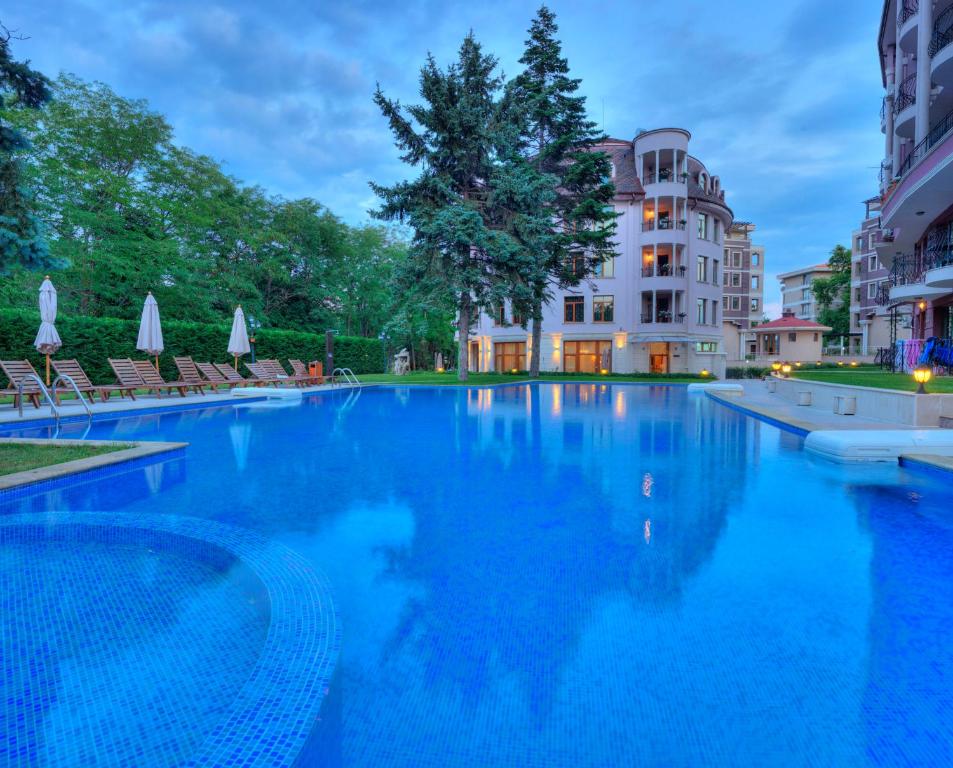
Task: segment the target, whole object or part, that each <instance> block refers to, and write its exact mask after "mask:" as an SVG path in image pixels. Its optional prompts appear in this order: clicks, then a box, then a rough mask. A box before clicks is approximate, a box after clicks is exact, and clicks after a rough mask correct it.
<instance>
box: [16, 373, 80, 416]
mask: <svg viewBox="0 0 953 768" xmlns="http://www.w3.org/2000/svg"><path fill="white" fill-rule="evenodd" d="M28 381H33V382H35V383H36V385H37V386H38V387H39V388H40V392H42V393H43V397H45V398H46V402H48V403H49V404H50V414H51V415H52V416H53V418H54V419H56V422H57V424H59V420H60V406H59V405H57V403H56V398H55V397H54V396H53V395H52V394H51V392H50V389H47V388H46V385H45V384H44V383H43V379H41V378H40V377H39V376H37V375H36V374H35V373H28V374H27V375H26V376H24V377H23V378H22V379H20V383H19V384H17V409H18V412H19V416H20V418H23V388H24V386H26V383H27V382H28ZM61 381H64V382H66V383H67V384H69V386H70V388H71V389H72V390H73V392H75V393H76V399H77V400H79V402H80V403H82V404H83V408H84V409H85V410H86V416H87V417H88V418H89V420H90V421H92V419H93V412H92V410H90V407H89V403H87V402H86V398H85V397H83V394H82V392H80V391H79V387H77V386H76V382H75V381H73V379H72V377H70V376H67V375H66V374H60V375H59V376H57V377H56V378H55V379H53V386H52V387H51V389H52V391H53V392H56V388H57V387H58V386H59V383H60V382H61Z"/></svg>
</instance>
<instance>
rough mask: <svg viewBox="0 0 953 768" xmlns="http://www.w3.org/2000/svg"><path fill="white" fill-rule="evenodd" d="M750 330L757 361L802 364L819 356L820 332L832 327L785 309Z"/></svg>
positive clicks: (821, 338)
mask: <svg viewBox="0 0 953 768" xmlns="http://www.w3.org/2000/svg"><path fill="white" fill-rule="evenodd" d="M753 330H754V333H755V337H756V338H757V340H758V341H757V344H758V347H757V348H758V359H759V360H766V361H774V360H784V361H787V362H790V363H803V362H814V361H816V360H820V359H821V348H822V346H823V343H824V341H823V335H824V334H825V333H830V332H831V331H832V330H833V329H832V328H831V327H830V326H829V325H822V324H821V323H815V322H814V321H813V320H805V319H804V318H801V317H797V316H795V314H794V312H792V311H791V310H785V312H784V313H783V314H782V315H781V317H779V318H778V319H777V320H771V321H770V322H767V323H761V325H759V326H757V327H756V328H754V329H753Z"/></svg>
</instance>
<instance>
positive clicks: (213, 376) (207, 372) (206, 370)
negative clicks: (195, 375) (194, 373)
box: [195, 363, 242, 389]
mask: <svg viewBox="0 0 953 768" xmlns="http://www.w3.org/2000/svg"><path fill="white" fill-rule="evenodd" d="M195 367H196V368H198V370H199V373H201V374H202V375H203V376H204V377H205V380H206V381H207V382H208V383H209V384H210V385H211V386H213V387H219V386H222V385H225V386H227V387H228V388H229V389H231V388H232V387H237V386H238V385H239V384H241V383H242V381H229V380H228V379H226V378H225V377H224V376H222V372H221V371H220V370H219V369H218V368H216V367H215V366H214V365H212V364H211V363H196V364H195ZM235 375H236V376H237V375H238V374H237V373H236V374H235ZM239 379H241V376H239Z"/></svg>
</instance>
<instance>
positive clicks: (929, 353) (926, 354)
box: [917, 336, 938, 365]
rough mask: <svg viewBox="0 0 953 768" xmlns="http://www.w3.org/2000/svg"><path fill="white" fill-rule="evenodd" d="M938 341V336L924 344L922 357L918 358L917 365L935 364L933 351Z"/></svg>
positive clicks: (932, 337) (921, 352)
mask: <svg viewBox="0 0 953 768" xmlns="http://www.w3.org/2000/svg"><path fill="white" fill-rule="evenodd" d="M937 341H938V339H937V337H936V336H931V337H930V338H929V339H927V340H926V342H924V344H923V349H922V350H921V351H920V357H918V358H917V365H928V364H930V363H932V362H933V350H934V349H935V348H936V343H937Z"/></svg>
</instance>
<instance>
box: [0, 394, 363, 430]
mask: <svg viewBox="0 0 953 768" xmlns="http://www.w3.org/2000/svg"><path fill="white" fill-rule="evenodd" d="M367 386H373V385H367ZM345 389H353V385H350V384H322V385H320V386H315V387H302V388H301V392H302V393H303V394H311V393H313V392H328V391H339V390H345ZM265 395H266V391H265V387H262V396H265ZM242 400H247V398H238V397H233V396H232V395H231V394H230V393H229V391H227V390H220V391H206V393H205V394H204V395H197V394H193V393H189V394H188V395H186V396H185V397H181V396H180V395H179V394H178V393H177V392H173V393H171V394H166V395H163V396H162V397H156V396H155V395H138V394H137V395H136V399H135V400H130V399H129V398H128V397H126V398H120V397H119V395H118V394H113V396H112V397H110V398H109V400H107V401H106V402H105V403H101V402H99V400H97V401H96V403H95V404H92V405H90V410H91V411H92V412H93V413H94V414H95V413H122V412H126V411H141V410H143V409H147V408H173V407H176V406H178V407H182V406H186V405H215V404H216V403H236V402H241V401H242ZM41 402H42V401H41ZM85 415H86V411H85V409H84V408H83V406H81V405H80V404H79V403H78V402H77V401H76V400H75V399H71V400H63V402H62V404H61V405H60V417H61V418H64V419H65V418H70V417H74V416H85ZM51 416H52V414H51V413H50V407H49V405H47V404H46V403H42V404H41V405H40V407H39V408H34V407H33V405H32V403H25V404H24V406H23V418H22V419H21V418H20V416H19V415H18V413H17V409H16V408H14V407H13V406H12V405H10V404H9V403H7V404H5V405H0V424H15V423H17V422H18V421H33V420H35V419H48V418H50V417H51Z"/></svg>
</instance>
